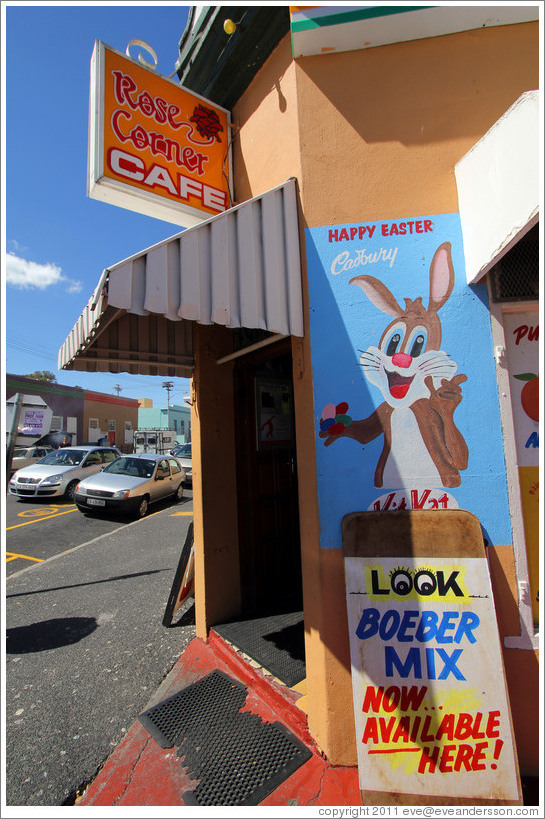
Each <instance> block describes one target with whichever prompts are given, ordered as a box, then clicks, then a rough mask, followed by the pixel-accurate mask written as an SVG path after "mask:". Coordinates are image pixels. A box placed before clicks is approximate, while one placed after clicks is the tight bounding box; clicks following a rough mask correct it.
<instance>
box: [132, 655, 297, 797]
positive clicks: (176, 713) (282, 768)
mask: <svg viewBox="0 0 545 819" xmlns="http://www.w3.org/2000/svg"><path fill="white" fill-rule="evenodd" d="M246 696H247V690H246V687H245V686H244V685H243V684H242V683H241V682H239V681H238V680H234V679H233V678H232V677H229V676H228V675H227V674H224V673H223V672H222V671H217V670H216V671H212V672H211V673H210V674H208V675H207V676H206V677H203V678H202V679H200V680H198V681H197V682H195V683H193V684H192V685H189V686H188V687H187V688H184V689H183V690H182V691H179V692H178V693H177V694H175V695H174V696H172V697H169V698H168V699H166V700H164V701H163V702H161V703H159V704H158V705H155V706H153V708H150V709H149V710H148V711H145V712H144V713H143V714H140V717H139V719H140V722H141V723H142V725H143V726H144V727H145V728H146V729H147V730H148V731H149V732H150V734H151V735H152V736H153V737H154V739H155V740H156V742H157V743H158V744H159V745H160V746H161V748H172V747H173V746H175V745H176V746H180V747H179V749H178V751H177V756H179V757H182V758H183V764H184V765H185V766H186V767H187V768H188V774H189V776H190V777H191V778H192V779H195V780H198V781H199V785H198V786H197V788H196V789H195V790H194V791H192V792H191V793H186V794H184V796H183V800H184V803H185V804H186V805H199V806H201V807H210V806H214V805H222V806H223V805H225V806H227V805H235V806H236V805H258V804H259V803H260V802H261V801H262V800H263V799H264V798H265V797H266V796H268V794H270V793H272V791H274V790H275V788H277V787H278V786H279V785H280V784H281V783H282V782H284V780H285V779H287V778H288V776H291V774H292V773H293V772H294V771H296V770H297V768H299V767H300V766H301V765H303V764H304V763H305V762H307V761H308V760H309V759H310V757H311V756H312V754H311V751H310V750H309V749H308V748H307V747H306V745H304V744H303V743H302V742H300V741H299V740H298V739H297V737H295V736H294V735H293V734H292V733H291V732H290V731H289V730H288V729H287V728H286V727H285V726H284V725H282V723H280V722H274V723H266V722H262V720H261V719H260V718H259V716H257V715H256V714H250V713H248V712H244V713H240V709H241V708H242V706H243V705H244V702H245V701H246Z"/></svg>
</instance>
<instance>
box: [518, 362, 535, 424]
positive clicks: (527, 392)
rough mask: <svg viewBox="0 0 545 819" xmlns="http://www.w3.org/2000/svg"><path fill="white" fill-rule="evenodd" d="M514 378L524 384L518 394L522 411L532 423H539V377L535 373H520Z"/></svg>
mask: <svg viewBox="0 0 545 819" xmlns="http://www.w3.org/2000/svg"><path fill="white" fill-rule="evenodd" d="M515 378H518V380H519V381H525V382H526V383H525V384H524V386H523V388H522V392H521V394H520V403H521V404H522V409H523V410H524V412H525V413H526V415H527V416H528V418H531V419H532V421H539V376H538V375H536V374H535V373H520V374H519V375H516V376H515Z"/></svg>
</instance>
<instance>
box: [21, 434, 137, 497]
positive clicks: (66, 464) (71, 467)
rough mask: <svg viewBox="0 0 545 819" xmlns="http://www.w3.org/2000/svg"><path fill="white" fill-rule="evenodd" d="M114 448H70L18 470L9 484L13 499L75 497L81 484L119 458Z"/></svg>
mask: <svg viewBox="0 0 545 819" xmlns="http://www.w3.org/2000/svg"><path fill="white" fill-rule="evenodd" d="M120 455H121V452H120V451H119V450H118V449H117V448H116V447H114V446H110V447H105V446H67V447H61V448H60V449H55V450H54V451H53V452H50V453H49V455H46V456H45V458H42V459H41V461H40V462H39V463H37V464H33V465H32V466H25V467H24V468H23V469H18V470H17V472H15V474H14V475H12V477H11V479H10V482H9V491H10V494H11V495H17V496H18V497H19V498H44V497H56V498H57V497H60V496H62V495H65V496H66V497H67V498H68V499H69V500H72V499H73V497H74V490H75V488H76V485H77V483H78V481H80V480H81V479H82V478H84V477H87V476H88V475H94V474H95V472H100V470H101V469H102V468H103V467H104V466H105V465H107V464H109V463H111V462H112V461H115V459H116V458H119V456H120Z"/></svg>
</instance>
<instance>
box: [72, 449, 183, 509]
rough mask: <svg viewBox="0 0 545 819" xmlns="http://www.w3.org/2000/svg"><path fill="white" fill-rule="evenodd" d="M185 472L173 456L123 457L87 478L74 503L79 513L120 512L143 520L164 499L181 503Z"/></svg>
mask: <svg viewBox="0 0 545 819" xmlns="http://www.w3.org/2000/svg"><path fill="white" fill-rule="evenodd" d="M184 480H185V472H184V470H183V468H182V465H181V464H180V462H179V460H178V458H174V457H173V456H172V455H156V454H155V453H153V454H152V453H139V454H136V455H122V456H121V458H118V459H117V460H116V461H114V462H113V463H112V464H110V465H109V466H107V467H106V468H105V469H103V470H102V472H100V473H99V474H98V475H93V476H92V477H90V478H85V480H83V481H81V482H80V483H79V484H78V485H77V487H76V492H75V495H74V500H75V502H76V505H77V507H78V509H79V510H80V512H101V511H102V512H121V513H122V514H135V515H137V516H138V517H140V518H143V517H144V516H145V515H146V514H147V511H148V508H149V505H150V504H151V503H155V502H156V501H159V500H163V499H164V498H168V497H172V498H174V500H175V501H179V500H181V498H182V497H183V494H184Z"/></svg>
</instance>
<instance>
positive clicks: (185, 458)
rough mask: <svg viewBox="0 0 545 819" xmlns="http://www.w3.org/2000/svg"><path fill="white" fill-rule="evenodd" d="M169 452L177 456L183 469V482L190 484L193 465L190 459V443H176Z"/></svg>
mask: <svg viewBox="0 0 545 819" xmlns="http://www.w3.org/2000/svg"><path fill="white" fill-rule="evenodd" d="M170 454H171V455H174V456H175V457H176V458H178V460H179V461H180V463H181V465H182V466H183V468H184V471H185V482H186V483H188V484H191V485H192V484H193V465H192V461H191V444H176V446H174V447H172V449H171V450H170Z"/></svg>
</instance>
